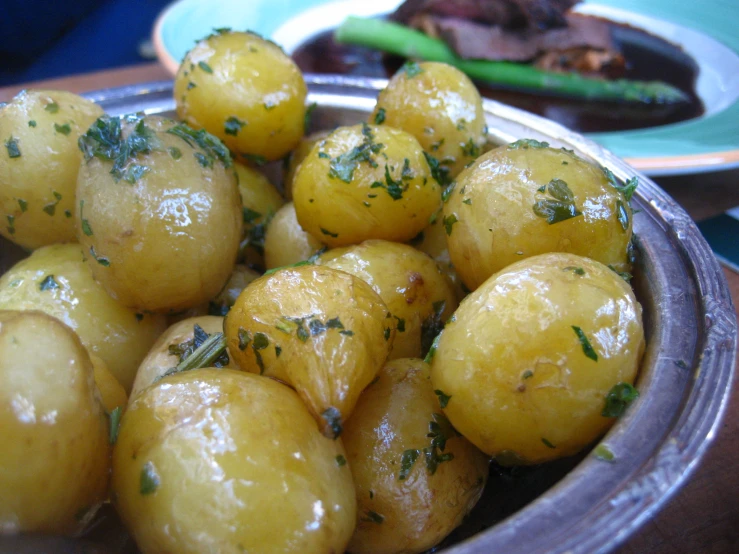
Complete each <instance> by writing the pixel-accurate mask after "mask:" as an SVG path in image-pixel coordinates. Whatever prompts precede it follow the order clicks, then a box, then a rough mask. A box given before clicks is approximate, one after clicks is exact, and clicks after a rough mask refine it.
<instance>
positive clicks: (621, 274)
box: [608, 264, 634, 283]
mask: <svg viewBox="0 0 739 554" xmlns="http://www.w3.org/2000/svg"><path fill="white" fill-rule="evenodd" d="M608 268H609V269H610V270H611V271H613V272H614V273H617V274H618V276H619V277H621V279H623V280H624V281H626V282H627V283H628V282H630V281H631V279H632V278H633V277H634V276H633V275H632V274H631V273H629V272H628V271H619V270H618V269H616V268H615V267H613V265H611V264H608Z"/></svg>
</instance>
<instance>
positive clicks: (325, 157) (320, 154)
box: [318, 152, 331, 160]
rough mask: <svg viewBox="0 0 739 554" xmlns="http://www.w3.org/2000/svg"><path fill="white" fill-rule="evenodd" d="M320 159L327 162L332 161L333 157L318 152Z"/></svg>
mask: <svg viewBox="0 0 739 554" xmlns="http://www.w3.org/2000/svg"><path fill="white" fill-rule="evenodd" d="M318 157H319V158H323V159H325V160H329V159H331V156H329V155H328V154H326V152H318Z"/></svg>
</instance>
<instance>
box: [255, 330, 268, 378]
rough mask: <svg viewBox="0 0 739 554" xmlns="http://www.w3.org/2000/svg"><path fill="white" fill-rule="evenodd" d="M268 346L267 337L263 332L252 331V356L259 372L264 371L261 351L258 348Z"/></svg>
mask: <svg viewBox="0 0 739 554" xmlns="http://www.w3.org/2000/svg"><path fill="white" fill-rule="evenodd" d="M268 346H269V337H268V336H267V335H265V334H264V333H259V332H257V333H254V341H252V343H251V349H252V350H253V351H254V357H255V358H256V360H257V366H259V374H260V375H261V374H263V373H264V369H265V368H264V360H263V359H262V353H261V352H260V350H264V349H265V348H267V347H268Z"/></svg>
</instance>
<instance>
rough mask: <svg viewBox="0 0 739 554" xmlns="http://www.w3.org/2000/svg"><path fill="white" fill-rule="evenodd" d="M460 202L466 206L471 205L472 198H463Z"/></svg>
mask: <svg viewBox="0 0 739 554" xmlns="http://www.w3.org/2000/svg"><path fill="white" fill-rule="evenodd" d="M462 204H467V205H468V206H471V205H472V198H465V199H464V200H462Z"/></svg>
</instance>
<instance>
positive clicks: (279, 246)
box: [264, 202, 325, 269]
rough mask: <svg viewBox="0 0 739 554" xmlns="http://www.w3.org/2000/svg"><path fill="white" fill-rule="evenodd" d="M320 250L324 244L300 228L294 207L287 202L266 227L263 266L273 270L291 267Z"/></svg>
mask: <svg viewBox="0 0 739 554" xmlns="http://www.w3.org/2000/svg"><path fill="white" fill-rule="evenodd" d="M322 248H325V246H324V244H323V243H322V242H321V241H320V240H318V239H317V238H315V237H314V236H312V235H309V234H308V233H306V232H305V231H304V230H303V228H302V227H301V226H300V223H298V217H297V216H296V215H295V205H294V204H293V203H292V202H288V203H287V204H285V205H284V206H283V207H282V208H280V210H279V211H278V212H277V214H275V217H274V218H273V219H272V221H271V222H270V224H269V227H267V236H266V237H265V239H264V259H265V266H266V267H267V269H274V268H276V267H282V266H286V265H292V264H294V263H297V262H301V261H303V260H307V259H308V258H310V257H311V256H313V255H314V254H315V253H316V252H318V251H320V250H321V249H322Z"/></svg>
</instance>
